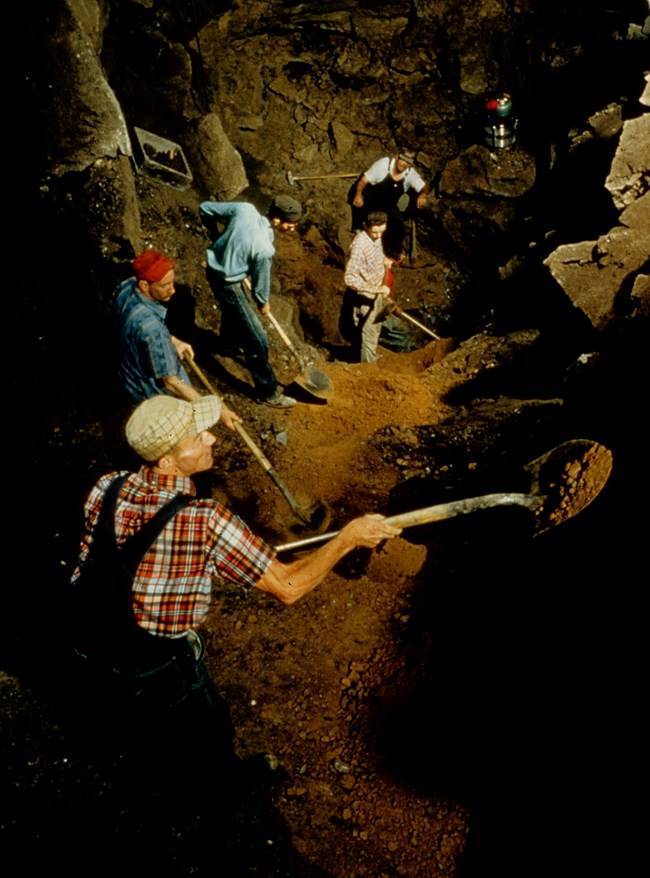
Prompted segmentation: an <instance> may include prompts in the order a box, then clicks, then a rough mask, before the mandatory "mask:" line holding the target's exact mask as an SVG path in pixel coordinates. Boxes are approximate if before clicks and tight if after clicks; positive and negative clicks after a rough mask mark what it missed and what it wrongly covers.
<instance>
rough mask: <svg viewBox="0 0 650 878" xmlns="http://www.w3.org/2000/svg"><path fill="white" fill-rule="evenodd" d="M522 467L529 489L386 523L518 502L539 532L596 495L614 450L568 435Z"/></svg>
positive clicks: (407, 523) (289, 547)
mask: <svg viewBox="0 0 650 878" xmlns="http://www.w3.org/2000/svg"><path fill="white" fill-rule="evenodd" d="M524 469H525V471H526V472H527V473H528V475H529V477H530V481H531V487H530V493H529V494H515V493H504V494H483V495H482V496H480V497H469V498H468V499H466V500H454V501H452V502H450V503H439V504H438V505H436V506H428V507H426V508H424V509H414V510H412V511H411V512H402V513H401V514H399V515H392V516H389V517H388V518H386V519H385V522H386V524H392V525H394V526H395V527H414V526H415V525H421V524H431V523H432V522H435V521H444V520H445V519H447V518H455V517H456V516H457V515H466V514H468V513H470V512H477V511H478V510H480V509H491V508H493V507H494V506H522V507H524V508H525V509H528V510H529V511H530V512H532V513H533V515H534V516H535V534H534V536H537V535H539V534H541V533H544V532H545V531H547V530H549V528H551V527H554V526H555V525H556V524H561V523H562V522H564V521H566V520H567V519H569V518H572V517H573V516H574V515H577V514H578V513H579V512H581V511H582V510H583V509H584V508H585V507H586V506H588V505H589V503H591V501H592V500H594V499H595V498H596V497H597V496H598V494H599V493H600V492H601V490H602V489H603V487H604V486H605V483H606V482H607V479H608V478H609V474H610V472H611V469H612V453H611V451H609V449H608V448H605V446H604V445H599V444H598V443H597V442H592V441H591V440H589V439H572V440H570V441H569V442H564V443H562V445H558V446H556V447H555V448H552V449H551V450H550V451H548V452H547V453H546V454H543V455H542V456H541V457H538V458H536V459H535V460H533V461H531V462H530V463H529V464H527V465H526V466H525V467H524ZM339 533H340V531H333V532H330V533H325V534H320V535H319V536H315V537H309V538H308V539H304V540H297V541H295V542H292V543H285V544H284V545H282V546H276V547H275V548H276V551H277V552H291V551H296V550H300V549H306V548H309V547H311V546H314V545H316V544H318V543H320V542H323V541H324V540H329V539H332V538H333V537H335V536H337V535H338V534H339Z"/></svg>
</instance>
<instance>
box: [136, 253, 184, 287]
mask: <svg viewBox="0 0 650 878" xmlns="http://www.w3.org/2000/svg"><path fill="white" fill-rule="evenodd" d="M175 265H176V263H175V262H174V260H173V259H170V258H169V256H165V255H164V254H163V253H161V252H160V251H159V250H143V252H142V253H140V254H139V255H138V256H136V257H135V259H134V260H133V273H134V274H135V278H136V280H146V281H148V282H149V283H150V284H155V283H157V282H158V281H159V280H162V278H163V277H164V276H165V275H166V274H167V272H168V271H171V270H172V268H173V267H174V266H175Z"/></svg>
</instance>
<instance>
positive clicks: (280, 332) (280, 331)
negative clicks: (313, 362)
mask: <svg viewBox="0 0 650 878" xmlns="http://www.w3.org/2000/svg"><path fill="white" fill-rule="evenodd" d="M266 316H267V317H268V318H269V323H270V324H271V326H272V327H273V329H275V331H276V332H277V334H278V335H279V336H280V338H281V339H282V341H283V342H284V343H285V345H286V346H287V347H288V348H289V350H290V351H291V353H292V354H293V355H294V357H295V358H296V360H297V361H298V365H299V366H300V368H301V369H304V363H303V362H302V359H301V358H300V354H299V353H298V351H297V350H296V349H295V347H294V345H293V342H292V341H291V339H290V338H289V336H288V335H287V333H286V332H285V331H284V329H283V328H282V327H281V326H280V324H279V323H278V321H277V320H276V319H275V317H274V316H273V314H271V312H270V311H269V312H268V314H267V315H266Z"/></svg>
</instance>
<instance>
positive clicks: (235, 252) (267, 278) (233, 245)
mask: <svg viewBox="0 0 650 878" xmlns="http://www.w3.org/2000/svg"><path fill="white" fill-rule="evenodd" d="M199 216H200V217H201V219H202V220H203V221H205V220H206V219H207V220H211V219H212V220H213V219H218V220H221V221H224V222H225V223H226V227H225V229H224V230H223V232H222V233H221V235H220V236H219V237H218V238H217V239H216V241H214V242H213V243H212V244H211V245H210V246H209V247H208V249H207V256H208V266H209V267H210V268H211V269H212V271H216V272H217V273H218V274H220V275H221V277H222V278H223V279H224V281H225V282H226V283H237V282H238V281H242V280H244V278H246V277H248V276H249V275H250V279H251V286H252V291H253V298H254V299H255V301H256V302H257V304H258V305H260V306H261V305H266V304H267V303H268V301H269V296H270V294H271V262H272V260H273V256H274V255H275V247H274V246H273V237H274V235H273V228H272V226H271V223H270V222H269V221H268V219H267V218H266V217H265V216H262V215H261V213H259V211H258V210H257V208H255V207H253V205H252V204H248V203H247V202H245V201H204V202H203V204H201V205H200V207H199Z"/></svg>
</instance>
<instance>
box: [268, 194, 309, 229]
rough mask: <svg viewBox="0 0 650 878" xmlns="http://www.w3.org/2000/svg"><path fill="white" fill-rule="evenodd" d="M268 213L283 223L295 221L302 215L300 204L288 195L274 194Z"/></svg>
mask: <svg viewBox="0 0 650 878" xmlns="http://www.w3.org/2000/svg"><path fill="white" fill-rule="evenodd" d="M269 213H270V214H271V216H276V217H277V218H278V219H280V220H282V221H283V222H285V223H297V222H298V220H299V219H300V217H301V216H302V204H301V203H300V202H299V201H296V199H295V198H292V197H291V196H290V195H276V196H275V198H274V199H273V202H272V204H271V209H270V211H269Z"/></svg>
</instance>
